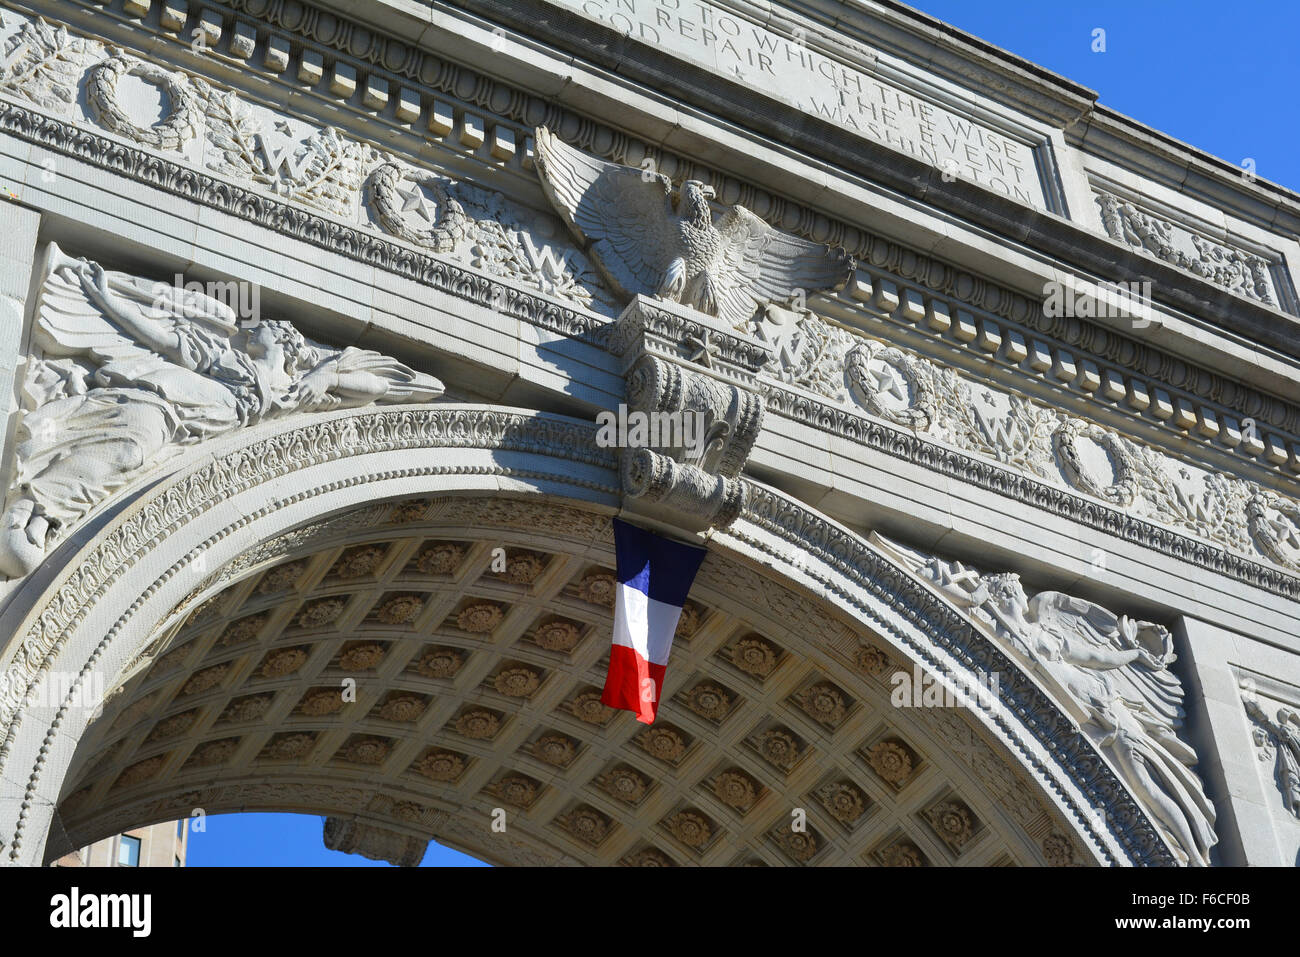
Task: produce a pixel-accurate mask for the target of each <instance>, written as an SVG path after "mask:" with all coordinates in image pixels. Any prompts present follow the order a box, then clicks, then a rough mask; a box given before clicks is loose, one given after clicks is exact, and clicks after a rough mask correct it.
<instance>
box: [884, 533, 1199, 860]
mask: <svg viewBox="0 0 1300 957" xmlns="http://www.w3.org/2000/svg"><path fill="white" fill-rule="evenodd" d="M872 541H873V542H874V543H876V544H877V545H878V546H880V547H881V548H882V550H884V551H885V552H886V553H887V554H888V555H890V557H892V558H893V559H895V560H896V561H898V562H899V563H900V564H902V565H903V566H904V567H906V568H908V569H909V570H910V571H911V572H912V573H913V574H915V575H916V576H917V577H918V578H921V579H922V580H924V581H926V582H928V583H930V585H931V586H932V587H934V589H935V590H936V591H938V592H939V593H940V594H942V595H943V596H944V597H946V598H948V599H949V600H950V601H951V602H952V603H953V604H954V605H956V606H957V607H959V608H961V609H963V610H964V611H966V612H967V613H968V614H969V615H970V616H971V617H972V618H973V619H974V620H975V621H977V622H979V623H980V624H981V625H982V626H983V627H984V628H985V629H986V630H987V631H988V632H989V633H990V634H992V635H993V637H994V638H995V639H996V640H997V641H999V642H1000V643H1001V644H1002V645H1003V646H1004V647H1005V648H1006V649H1007V650H1009V651H1012V652H1014V653H1015V655H1016V657H1018V658H1019V659H1020V660H1021V661H1023V662H1024V663H1025V664H1026V665H1028V667H1029V668H1030V670H1032V671H1034V672H1036V673H1038V674H1041V675H1043V676H1045V677H1046V678H1047V682H1046V683H1047V684H1048V685H1049V687H1052V686H1054V687H1055V688H1059V689H1061V690H1062V691H1063V692H1064V694H1065V695H1066V696H1067V698H1068V700H1065V701H1062V702H1061V703H1062V704H1063V705H1065V706H1066V709H1067V711H1069V713H1070V714H1072V715H1073V716H1074V717H1075V719H1076V720H1077V721H1078V723H1079V726H1080V729H1081V730H1082V731H1083V732H1084V734H1086V735H1087V736H1088V738H1089V739H1090V740H1091V741H1092V742H1093V743H1094V745H1095V746H1096V747H1097V748H1098V750H1099V751H1101V753H1103V754H1104V755H1106V756H1107V758H1109V760H1110V762H1111V765H1112V767H1113V768H1114V769H1115V771H1116V772H1117V774H1118V775H1119V777H1120V779H1121V780H1122V781H1123V782H1124V784H1125V785H1126V786H1127V787H1128V789H1129V790H1130V791H1131V792H1132V794H1133V796H1134V797H1135V798H1137V799H1138V801H1139V802H1141V804H1142V805H1143V806H1144V807H1146V808H1147V810H1148V811H1150V812H1151V816H1152V818H1153V820H1154V822H1155V824H1156V827H1157V829H1158V830H1159V831H1160V832H1161V834H1162V836H1163V837H1164V838H1165V839H1166V841H1167V842H1168V843H1169V844H1170V845H1171V846H1172V847H1173V848H1174V851H1175V854H1176V856H1177V857H1178V858H1179V860H1180V861H1181V862H1182V863H1184V864H1189V865H1194V866H1205V865H1207V864H1208V863H1209V861H1210V848H1211V847H1213V846H1214V844H1215V843H1216V842H1217V840H1218V838H1217V837H1216V835H1215V833H1214V820H1215V811H1214V805H1213V804H1212V803H1211V802H1210V800H1209V798H1208V797H1207V796H1206V794H1205V789H1204V787H1203V786H1202V784H1201V782H1200V780H1199V779H1198V778H1197V776H1196V773H1195V771H1194V770H1193V768H1194V766H1195V765H1196V763H1197V757H1196V752H1195V751H1194V750H1193V749H1192V748H1191V747H1190V746H1189V745H1188V744H1186V743H1185V742H1184V741H1183V740H1182V739H1181V738H1179V737H1178V734H1177V732H1178V730H1179V729H1180V728H1181V727H1182V726H1183V723H1184V717H1185V714H1184V710H1183V705H1182V702H1183V689H1182V684H1181V683H1180V681H1179V680H1178V676H1177V675H1176V674H1175V673H1174V672H1173V671H1171V670H1170V667H1169V666H1170V665H1171V664H1172V663H1173V662H1174V660H1175V659H1176V657H1177V656H1176V655H1175V653H1174V649H1173V637H1172V635H1170V633H1169V630H1168V629H1167V628H1165V627H1164V626H1162V625H1158V624H1155V623H1153V622H1147V621H1137V620H1134V619H1132V618H1129V617H1128V616H1127V615H1116V614H1115V613H1114V612H1112V611H1110V610H1109V609H1107V608H1104V607H1102V606H1101V605H1098V604H1096V603H1094V602H1091V601H1087V600H1085V599H1082V598H1076V597H1074V596H1072V595H1067V594H1064V593H1062V592H1054V591H1045V592H1039V593H1038V594H1036V595H1034V596H1033V597H1030V596H1029V595H1027V594H1026V593H1025V590H1024V588H1023V586H1022V585H1021V583H1020V576H1019V575H1016V574H1013V573H1006V574H981V573H980V572H978V571H976V570H975V569H973V568H968V567H964V566H963V565H962V563H961V562H949V561H945V560H943V559H941V558H937V557H935V556H932V555H926V554H924V553H922V552H918V551H915V550H913V549H911V548H908V547H906V546H904V545H901V544H899V543H897V542H892V541H890V540H889V539H887V538H885V537H884V536H882V535H879V534H873V536H872Z"/></svg>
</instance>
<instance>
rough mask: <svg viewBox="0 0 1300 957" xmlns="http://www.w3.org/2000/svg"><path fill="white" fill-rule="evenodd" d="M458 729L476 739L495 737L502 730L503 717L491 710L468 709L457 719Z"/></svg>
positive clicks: (466, 735)
mask: <svg viewBox="0 0 1300 957" xmlns="http://www.w3.org/2000/svg"><path fill="white" fill-rule="evenodd" d="M456 730H457V731H459V732H460V733H461V734H463V735H464V736H465V737H467V738H473V739H475V740H483V739H487V738H494V737H496V733H497V732H498V731H500V730H501V719H500V718H498V717H497V716H496V715H495V714H493V713H492V712H491V711H481V710H474V711H466V712H465V713H464V714H462V715H461V716H460V717H459V718H457V719H456Z"/></svg>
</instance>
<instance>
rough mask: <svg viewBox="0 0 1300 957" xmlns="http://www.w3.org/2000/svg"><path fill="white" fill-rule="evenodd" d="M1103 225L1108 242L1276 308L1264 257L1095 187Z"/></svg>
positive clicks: (1271, 279)
mask: <svg viewBox="0 0 1300 957" xmlns="http://www.w3.org/2000/svg"><path fill="white" fill-rule="evenodd" d="M1094 198H1095V199H1096V202H1097V206H1098V208H1099V209H1100V211H1101V223H1102V226H1104V227H1105V229H1106V233H1107V235H1109V236H1110V238H1111V239H1116V240H1119V241H1120V242H1122V243H1124V244H1126V245H1128V246H1132V247H1133V248H1135V249H1140V250H1142V251H1143V252H1145V253H1148V254H1149V255H1152V256H1154V257H1156V258H1157V259H1159V260H1162V261H1164V262H1167V263H1172V264H1173V265H1175V266H1177V267H1179V268H1180V269H1186V270H1187V271H1188V272H1191V273H1195V274H1196V275H1198V276H1201V277H1203V278H1205V279H1208V280H1210V281H1211V282H1214V283H1217V284H1218V285H1220V286H1223V287H1224V288H1226V289H1228V290H1229V291H1231V292H1234V293H1236V294H1237V295H1239V296H1245V297H1246V298H1248V299H1254V300H1257V301H1258V302H1262V303H1264V304H1265V305H1268V306H1275V305H1277V296H1276V295H1275V294H1274V292H1273V278H1272V276H1271V275H1270V264H1269V262H1268V261H1267V260H1265V259H1264V258H1263V257H1262V256H1257V255H1255V254H1253V253H1247V252H1244V251H1242V250H1240V249H1236V248H1234V247H1232V246H1227V245H1224V244H1223V243H1218V242H1214V241H1213V240H1210V239H1207V238H1206V237H1204V236H1201V235H1200V234H1198V233H1196V232H1193V231H1192V230H1190V229H1188V228H1186V227H1184V226H1182V225H1180V224H1178V223H1176V222H1173V221H1171V220H1168V219H1164V218H1162V217H1160V216H1157V215H1155V214H1153V213H1150V212H1147V211H1146V210H1144V209H1142V208H1141V207H1140V206H1139V205H1137V204H1136V203H1133V202H1130V201H1128V200H1125V199H1122V198H1120V197H1119V196H1116V195H1115V194H1114V193H1111V192H1108V191H1107V190H1104V189H1096V190H1095V197H1094Z"/></svg>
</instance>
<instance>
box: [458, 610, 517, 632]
mask: <svg viewBox="0 0 1300 957" xmlns="http://www.w3.org/2000/svg"><path fill="white" fill-rule="evenodd" d="M505 616H506V615H505V612H504V611H502V610H501V606H500V605H492V604H480V605H470V606H469V607H468V608H466V609H465V610H464V611H462V612H461V613H460V614H459V615H457V616H456V627H458V628H459V629H460V630H461V631H467V632H469V633H470V634H472V635H483V634H487V633H488V632H490V631H492V630H493V629H495V628H496V626H497V625H499V624H501V620H502V619H503V618H505Z"/></svg>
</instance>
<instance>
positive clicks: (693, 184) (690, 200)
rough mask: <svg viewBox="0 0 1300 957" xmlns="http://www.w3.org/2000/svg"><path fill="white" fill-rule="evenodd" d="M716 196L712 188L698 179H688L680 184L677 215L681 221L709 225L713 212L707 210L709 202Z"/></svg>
mask: <svg viewBox="0 0 1300 957" xmlns="http://www.w3.org/2000/svg"><path fill="white" fill-rule="evenodd" d="M717 195H718V194H717V193H716V192H715V191H714V189H713V187H712V186H709V185H708V184H706V183H701V182H700V181H699V180H698V179H688V180H687V181H686V182H684V183H682V191H681V193H680V194H679V197H680V201H679V209H678V214H679V215H680V216H681V217H682V218H683V219H689V220H692V221H695V222H700V223H703V224H708V225H711V224H712V223H713V210H712V209H710V208H709V200H711V199H713V198H714V197H715V196H717Z"/></svg>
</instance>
